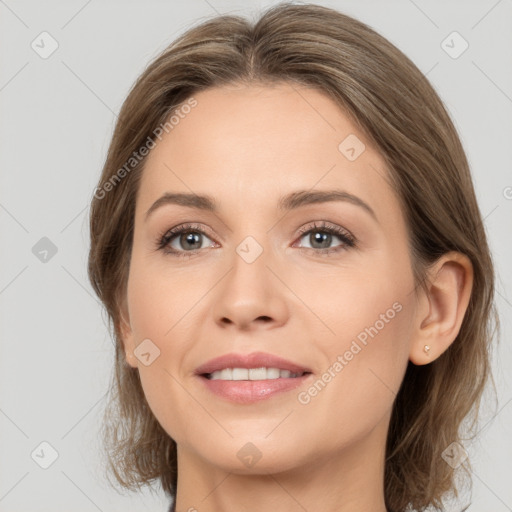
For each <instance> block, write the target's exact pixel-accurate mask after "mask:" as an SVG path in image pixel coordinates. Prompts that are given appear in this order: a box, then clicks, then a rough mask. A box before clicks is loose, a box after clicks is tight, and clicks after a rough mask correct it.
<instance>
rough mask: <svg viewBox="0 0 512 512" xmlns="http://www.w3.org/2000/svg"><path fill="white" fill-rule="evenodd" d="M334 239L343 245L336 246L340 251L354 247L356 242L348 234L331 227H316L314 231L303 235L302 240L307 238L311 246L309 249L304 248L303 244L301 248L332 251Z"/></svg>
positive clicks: (311, 230)
mask: <svg viewBox="0 0 512 512" xmlns="http://www.w3.org/2000/svg"><path fill="white" fill-rule="evenodd" d="M333 237H334V238H337V239H338V240H340V241H341V243H340V244H339V245H337V246H336V247H337V248H339V249H342V248H343V247H347V246H348V247H353V246H354V241H353V239H352V238H351V237H350V236H349V235H348V233H345V232H343V231H341V230H338V229H336V228H330V227H316V228H313V229H309V230H308V231H306V232H305V233H303V234H302V235H301V237H300V239H303V238H305V239H306V240H307V242H308V243H309V244H310V245H309V247H308V246H305V247H304V246H302V244H301V246H302V247H304V248H307V249H319V250H322V249H330V248H332V247H331V244H332V242H333ZM333 249H334V248H333Z"/></svg>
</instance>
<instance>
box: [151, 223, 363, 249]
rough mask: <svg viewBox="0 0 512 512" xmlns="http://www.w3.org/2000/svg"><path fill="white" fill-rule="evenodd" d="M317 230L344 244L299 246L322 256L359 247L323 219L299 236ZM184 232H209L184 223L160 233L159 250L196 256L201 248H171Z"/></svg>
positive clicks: (345, 231)
mask: <svg viewBox="0 0 512 512" xmlns="http://www.w3.org/2000/svg"><path fill="white" fill-rule="evenodd" d="M315 231H316V232H321V233H328V234H330V235H336V236H337V237H338V238H339V239H340V240H341V242H343V244H342V245H339V246H337V247H331V248H326V249H314V248H312V247H299V249H300V250H306V251H314V252H315V253H317V254H319V255H321V256H327V255H328V254H331V253H337V252H340V251H343V250H347V249H348V248H354V247H357V246H356V238H355V237H354V236H353V235H352V234H351V233H349V232H348V231H347V230H345V229H343V228H341V227H339V226H336V225H331V224H328V223H326V222H325V221H321V222H320V224H317V223H316V222H314V223H313V225H312V226H311V225H307V226H305V227H303V228H301V229H300V230H299V238H302V237H303V236H304V235H306V234H308V233H310V232H315ZM182 233H199V234H201V235H205V236H207V237H208V234H207V233H205V232H204V230H202V229H201V227H200V226H198V225H196V224H182V225H180V226H177V227H175V228H172V229H169V230H167V231H164V232H162V233H160V235H159V236H158V238H157V243H156V248H157V249H158V250H161V251H163V252H164V253H165V254H168V255H170V256H176V257H178V258H190V257H192V256H195V255H196V254H197V253H198V252H199V251H201V249H194V250H192V251H177V250H176V249H169V247H168V245H169V242H171V241H172V240H173V239H174V238H175V237H176V236H177V235H181V234H182ZM208 238H210V237H208Z"/></svg>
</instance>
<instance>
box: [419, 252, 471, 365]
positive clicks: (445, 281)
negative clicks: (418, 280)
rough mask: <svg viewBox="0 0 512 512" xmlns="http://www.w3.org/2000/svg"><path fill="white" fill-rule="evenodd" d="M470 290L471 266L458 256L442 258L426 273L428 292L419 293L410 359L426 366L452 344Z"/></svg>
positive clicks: (446, 255) (451, 255) (458, 329)
mask: <svg viewBox="0 0 512 512" xmlns="http://www.w3.org/2000/svg"><path fill="white" fill-rule="evenodd" d="M472 287H473V265H472V264H471V261H470V260H469V258H468V257H467V256H466V255H464V254H461V253H458V252H449V253H447V254H444V255H443V256H442V257H441V258H439V260H438V261H436V263H435V264H434V265H433V267H432V268H431V269H430V270H429V279H428V281H427V286H426V289H427V291H426V292H425V291H422V292H421V293H422V297H421V300H420V307H419V308H418V314H417V317H416V318H415V332H414V336H413V339H412V343H411V349H410V354H409V359H410V361H411V362H412V363H413V364H416V365H423V364H428V363H430V362H432V361H434V360H435V359H437V358H438V357H439V356H440V355H441V354H442V353H443V352H445V351H446V350H447V349H448V347H449V346H450V345H451V344H452V343H453V342H454V341H455V338H456V337H457V335H458V333H459V331H460V327H461V325H462V321H463V319H464V315H465V313H466V310H467V307H468V304H469V299H470V297H471V290H472Z"/></svg>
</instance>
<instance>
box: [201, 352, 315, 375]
mask: <svg viewBox="0 0 512 512" xmlns="http://www.w3.org/2000/svg"><path fill="white" fill-rule="evenodd" d="M226 368H247V369H251V368H278V369H279V370H285V371H289V372H290V373H292V374H299V375H302V374H304V373H311V369H309V368H308V367H306V366H302V365H301V364H298V363H294V362H292V361H288V360H287V359H283V358H282V357H278V356H275V355H273V354H269V353H265V352H252V353H251V354H225V355H223V356H220V357H216V358H214V359H210V360H209V361H207V362H206V363H204V364H202V365H200V366H199V367H198V368H196V370H195V373H196V374H197V375H201V376H205V377H208V376H209V375H210V374H212V373H213V372H217V371H220V370H225V369H226Z"/></svg>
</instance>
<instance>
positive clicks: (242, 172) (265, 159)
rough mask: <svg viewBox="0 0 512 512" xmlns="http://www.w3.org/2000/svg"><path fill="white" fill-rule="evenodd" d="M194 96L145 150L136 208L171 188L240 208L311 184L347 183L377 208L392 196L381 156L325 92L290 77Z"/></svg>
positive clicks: (346, 186)
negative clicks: (292, 81)
mask: <svg viewBox="0 0 512 512" xmlns="http://www.w3.org/2000/svg"><path fill="white" fill-rule="evenodd" d="M193 98H194V99H195V101H196V105H195V106H194V107H193V108H191V109H187V113H186V114H181V115H180V116H179V117H175V118H174V120H175V121H176V120H178V122H175V124H173V127H172V129H170V130H169V132H168V133H166V134H164V135H163V137H162V139H161V140H160V141H157V144H156V146H155V147H154V148H153V149H152V150H151V152H150V154H149V156H148V157H147V160H146V165H145V168H144V171H143V175H142V180H141V183H140V188H139V194H138V199H137V203H138V204H137V209H138V210H141V209H144V208H145V210H147V208H148V207H149V206H150V204H151V203H152V202H153V201H155V200H156V199H157V198H158V197H160V196H161V195H162V194H163V193H165V192H171V191H180V192H188V193H190V192H192V193H194V192H195V193H198V194H199V193H206V194H208V195H213V196H215V197H217V198H218V199H219V203H221V204H223V203H227V202H229V203H230V204H231V206H233V207H240V208H243V207H244V206H245V207H247V206H248V205H254V206H255V207H260V208H261V207H264V206H265V204H266V203H268V204H269V205H270V204H272V201H273V202H274V203H275V202H276V201H277V199H278V198H279V197H280V196H281V195H283V194H285V193H286V192H289V191H292V190H294V189H297V190H298V189H311V188H313V187H314V188H318V189H327V188H338V189H339V188H343V189H346V190H347V191H348V192H350V193H352V194H356V195H359V196H364V198H365V200H366V201H368V202H371V203H373V205H374V209H376V210H378V209H379V208H380V204H381V203H382V204H384V203H386V202H389V199H390V197H389V194H391V195H392V194H393V192H392V191H391V189H390V188H389V185H388V184H387V183H386V180H387V177H386V175H387V171H386V169H385V166H384V162H383V160H382V158H381V156H380V155H379V154H378V152H377V151H376V150H374V149H373V148H372V147H371V146H370V143H369V141H368V140H367V139H366V138H365V136H364V135H363V133H362V132H361V131H360V130H359V129H358V128H357V126H356V125H355V124H354V123H353V122H352V121H351V120H350V118H349V117H348V116H347V115H346V114H345V113H344V112H343V111H342V110H341V109H340V108H339V107H338V105H336V103H334V102H333V101H332V100H331V99H330V98H329V97H328V96H327V95H326V94H324V93H323V92H321V91H318V90H316V89H312V88H306V87H304V86H299V85H297V84H290V83H279V84H273V85H250V86H248V85H229V86H222V87H216V88H211V89H207V90H204V91H201V92H199V93H197V94H194V96H193ZM354 156H355V157H356V158H355V159H354ZM274 196H275V197H274ZM274 199H275V200H274ZM274 206H275V204H274ZM395 206H396V205H395ZM145 210H144V211H145Z"/></svg>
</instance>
